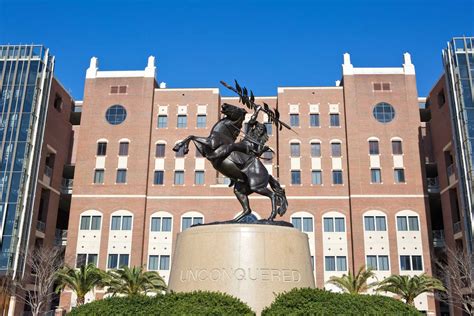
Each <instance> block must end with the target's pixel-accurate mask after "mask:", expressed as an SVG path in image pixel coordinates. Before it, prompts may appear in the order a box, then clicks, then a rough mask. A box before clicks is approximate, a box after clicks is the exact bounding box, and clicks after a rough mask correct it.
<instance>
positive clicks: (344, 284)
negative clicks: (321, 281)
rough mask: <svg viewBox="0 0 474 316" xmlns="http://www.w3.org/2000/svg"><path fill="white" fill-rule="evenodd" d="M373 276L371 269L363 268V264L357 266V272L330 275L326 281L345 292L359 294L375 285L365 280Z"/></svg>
mask: <svg viewBox="0 0 474 316" xmlns="http://www.w3.org/2000/svg"><path fill="white" fill-rule="evenodd" d="M373 276H375V273H374V272H373V271H372V269H370V268H369V269H367V270H366V269H365V266H362V267H360V268H359V272H357V274H356V275H353V274H352V273H351V271H349V274H348V275H346V274H344V275H343V276H342V277H336V276H332V277H331V278H330V279H329V281H328V282H327V283H329V284H332V285H335V286H337V287H338V288H340V289H341V290H343V291H344V292H347V293H349V294H360V293H362V292H366V291H367V290H368V289H369V288H371V287H373V286H375V285H376V284H377V283H376V282H374V283H370V284H369V283H367V281H368V280H369V279H370V278H371V277H373Z"/></svg>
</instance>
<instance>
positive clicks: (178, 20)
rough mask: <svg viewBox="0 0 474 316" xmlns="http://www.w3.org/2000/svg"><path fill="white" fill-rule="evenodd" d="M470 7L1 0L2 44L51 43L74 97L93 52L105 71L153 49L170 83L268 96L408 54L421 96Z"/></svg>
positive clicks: (414, 2)
mask: <svg viewBox="0 0 474 316" xmlns="http://www.w3.org/2000/svg"><path fill="white" fill-rule="evenodd" d="M473 12H474V4H473V1H472V0H450V1H447V0H444V1H441V0H429V1H422V0H410V1H409V0H397V1H393V0H378V1H372V0H370V1H369V0H367V1H355V0H354V1H337V0H332V1H326V0H319V1H317V0H314V1H298V0H294V1H278V0H273V1H256V0H255V1H237V0H234V1H224V0H221V1H205V0H201V1H169V2H168V1H157V0H155V1H151V0H150V1H140V0H136V1H124V0H122V1H121V0H115V1H99V0H95V1H89V0H81V1H77V0H61V1H59V0H50V1H42V0H36V1H31V0H26V1H25V0H22V1H20V0H16V1H12V0H0V43H2V44H5V43H11V44H19V43H23V44H25V43H37V44H44V45H46V46H47V47H49V48H50V49H51V51H52V53H53V54H54V55H55V56H56V71H55V73H56V76H57V77H58V78H59V80H60V81H61V82H62V83H63V85H64V86H66V87H67V88H68V89H70V91H71V92H72V94H73V96H74V98H76V99H77V100H80V99H82V95H83V87H84V77H85V70H86V68H87V67H88V65H89V60H90V57H92V56H97V57H98V58H99V68H100V69H102V70H129V69H130V70H132V69H143V68H144V67H145V65H146V61H147V57H148V56H149V55H154V56H156V60H157V68H158V76H157V77H158V81H160V82H161V81H165V82H166V83H167V85H168V87H217V86H219V84H218V83H219V80H226V81H232V80H233V79H234V78H237V79H238V80H239V81H240V82H241V83H243V84H244V85H246V86H248V87H250V88H251V89H253V90H254V92H255V94H256V95H275V94H276V88H277V87H278V86H313V85H314V86H324V85H334V81H335V80H338V79H340V77H341V64H342V54H343V53H344V52H349V53H350V54H351V57H352V63H353V65H354V66H355V67H383V66H388V67H395V66H400V65H401V64H402V54H403V53H404V52H405V51H408V52H410V53H411V54H412V60H413V63H414V64H415V66H416V71H417V81H418V91H419V94H420V95H425V94H426V93H427V92H428V91H429V90H430V88H431V87H432V86H433V84H434V83H435V81H436V80H437V79H438V78H439V76H440V74H441V72H442V64H441V50H442V49H443V48H444V47H445V46H446V42H447V41H448V40H449V39H450V38H451V37H453V36H460V35H468V36H469V35H470V36H474V13H473ZM221 92H223V94H224V95H229V93H228V92H227V91H223V89H221Z"/></svg>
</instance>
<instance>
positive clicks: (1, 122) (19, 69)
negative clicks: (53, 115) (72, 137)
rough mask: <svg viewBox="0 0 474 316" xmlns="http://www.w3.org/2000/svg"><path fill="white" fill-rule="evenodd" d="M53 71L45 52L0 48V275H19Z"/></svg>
mask: <svg viewBox="0 0 474 316" xmlns="http://www.w3.org/2000/svg"><path fill="white" fill-rule="evenodd" d="M53 67H54V57H52V56H51V55H49V51H48V49H46V48H45V47H43V46H38V45H5V46H0V140H1V142H0V157H1V162H0V164H1V167H0V238H1V240H0V243H1V246H0V275H4V274H9V275H11V276H13V277H21V275H22V274H23V270H24V258H23V256H22V254H21V253H22V251H20V250H21V249H27V246H28V239H29V234H30V231H31V229H30V226H31V219H32V213H33V204H34V194H35V191H36V183H37V181H36V180H37V175H38V168H39V156H40V154H41V143H42V139H43V134H44V128H45V121H46V113H47V111H46V110H47V104H48V96H49V90H50V86H51V80H52V78H53Z"/></svg>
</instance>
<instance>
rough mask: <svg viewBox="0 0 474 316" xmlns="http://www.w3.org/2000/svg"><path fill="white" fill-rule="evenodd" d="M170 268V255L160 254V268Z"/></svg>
mask: <svg viewBox="0 0 474 316" xmlns="http://www.w3.org/2000/svg"><path fill="white" fill-rule="evenodd" d="M169 269H170V256H160V270H169Z"/></svg>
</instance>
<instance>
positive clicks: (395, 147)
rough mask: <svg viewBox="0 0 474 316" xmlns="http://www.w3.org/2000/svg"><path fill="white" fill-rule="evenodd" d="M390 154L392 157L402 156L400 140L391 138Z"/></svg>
mask: <svg viewBox="0 0 474 316" xmlns="http://www.w3.org/2000/svg"><path fill="white" fill-rule="evenodd" d="M392 154H393V155H403V147H402V139H401V138H398V137H397V138H392Z"/></svg>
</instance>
